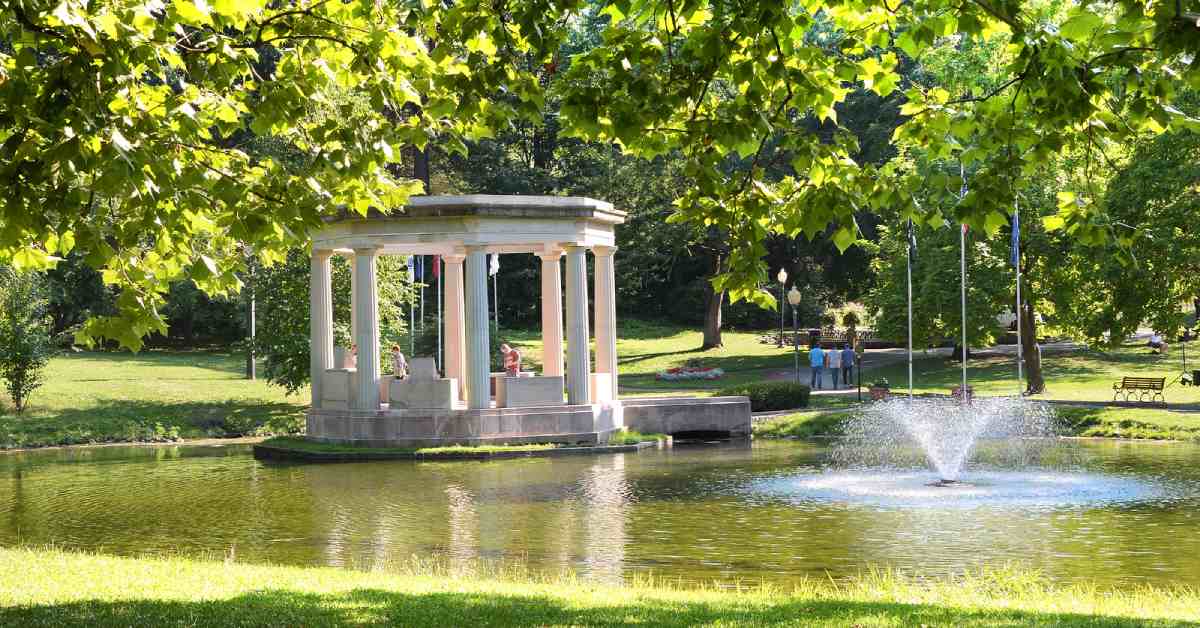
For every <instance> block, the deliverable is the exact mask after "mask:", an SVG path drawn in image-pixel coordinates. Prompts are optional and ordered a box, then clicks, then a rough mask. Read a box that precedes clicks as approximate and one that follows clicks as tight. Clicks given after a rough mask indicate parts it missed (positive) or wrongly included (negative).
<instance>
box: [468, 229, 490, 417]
mask: <svg viewBox="0 0 1200 628" xmlns="http://www.w3.org/2000/svg"><path fill="white" fill-rule="evenodd" d="M487 271H488V262H487V253H486V252H484V250H483V249H481V248H476V247H470V248H468V249H467V262H466V273H465V274H466V285H465V286H464V290H463V300H464V302H465V305H466V316H465V317H464V318H465V319H466V352H465V353H466V365H465V368H464V369H463V371H464V374H465V376H466V385H465V386H464V387H463V389H464V390H465V391H466V393H467V407H468V408H471V409H473V410H478V409H481V408H487V407H490V406H491V368H489V367H490V364H491V359H490V358H491V356H490V355H489V352H490V348H491V343H490V342H489V339H488V287H487V278H488V272H487Z"/></svg>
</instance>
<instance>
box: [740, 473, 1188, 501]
mask: <svg viewBox="0 0 1200 628" xmlns="http://www.w3.org/2000/svg"><path fill="white" fill-rule="evenodd" d="M937 480H938V475H937V474H936V473H931V472H926V471H911V470H831V471H826V472H824V473H816V474H806V475H790V476H782V477H773V478H768V479H762V480H758V481H756V482H754V483H752V484H751V485H750V487H749V488H750V490H751V491H753V492H757V493H760V494H766V495H770V496H772V497H775V498H782V499H785V500H787V501H791V502H794V503H798V504H811V503H822V502H823V503H830V502H834V503H845V504H852V505H853V504H860V505H867V506H879V507H904V508H934V509H939V508H971V507H991V506H1007V507H1012V506H1018V507H1022V506H1023V507H1034V508H1056V507H1073V506H1092V505H1097V506H1099V505H1115V504H1122V503H1136V502H1153V501H1159V500H1163V499H1167V498H1169V497H1170V494H1169V493H1170V492H1169V490H1168V487H1167V486H1165V485H1164V484H1162V483H1160V482H1157V481H1154V480H1150V479H1146V478H1135V477H1128V476H1121V475H1110V474H1101V473H1088V472H1075V471H1051V470H1045V471H1042V470H1032V471H980V472H974V473H968V474H966V475H964V476H963V478H962V483H961V484H956V485H951V486H935V485H934V483H935V482H937Z"/></svg>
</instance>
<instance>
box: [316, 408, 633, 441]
mask: <svg viewBox="0 0 1200 628" xmlns="http://www.w3.org/2000/svg"><path fill="white" fill-rule="evenodd" d="M306 424H307V432H306V437H307V438H309V439H312V440H315V441H319V442H325V443H339V444H346V445H359V446H362V447H443V446H448V445H493V444H502V443H507V444H514V445H515V444H523V443H563V444H577V445H596V444H604V443H607V442H608V437H609V435H610V434H612V433H613V432H615V431H617V430H619V429H621V428H622V426H623V424H622V422H621V404H620V403H610V404H602V405H575V406H565V405H558V406H542V407H523V408H489V409H485V410H464V409H454V410H403V409H396V410H390V409H389V410H379V411H375V412H371V411H366V412H364V411H359V410H329V409H318V410H310V411H309V412H308V415H307V421H306Z"/></svg>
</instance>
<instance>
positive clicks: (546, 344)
mask: <svg viewBox="0 0 1200 628" xmlns="http://www.w3.org/2000/svg"><path fill="white" fill-rule="evenodd" d="M538 257H540V258H542V375H546V376H554V377H561V376H562V374H563V309H562V307H563V306H562V271H561V270H560V266H561V262H560V260H561V258H562V251H560V250H552V251H547V252H545V253H538Z"/></svg>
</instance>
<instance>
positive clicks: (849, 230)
mask: <svg viewBox="0 0 1200 628" xmlns="http://www.w3.org/2000/svg"><path fill="white" fill-rule="evenodd" d="M855 231H856V230H855V229H854V227H852V226H848V225H847V226H842V227H840V228H839V229H838V230H837V231H834V232H833V244H834V245H835V246H837V248H838V251H839V252H842V253H845V252H846V249H848V248H850V245H852V244H854V242H855V241H856V240H857V239H858V237H857V236H856V234H855Z"/></svg>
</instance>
